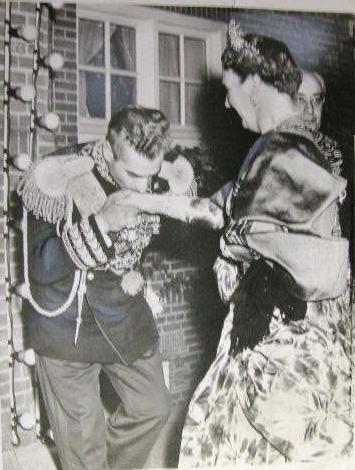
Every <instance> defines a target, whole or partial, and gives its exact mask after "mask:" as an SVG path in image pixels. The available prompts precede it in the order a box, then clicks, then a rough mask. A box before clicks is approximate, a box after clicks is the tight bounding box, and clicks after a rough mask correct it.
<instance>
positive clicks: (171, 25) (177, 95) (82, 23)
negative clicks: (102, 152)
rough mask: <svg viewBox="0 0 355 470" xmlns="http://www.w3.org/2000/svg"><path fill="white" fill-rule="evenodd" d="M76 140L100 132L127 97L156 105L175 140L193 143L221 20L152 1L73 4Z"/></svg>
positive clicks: (216, 70)
mask: <svg viewBox="0 0 355 470" xmlns="http://www.w3.org/2000/svg"><path fill="white" fill-rule="evenodd" d="M78 31H79V41H78V81H79V83H78V88H79V140H80V141H82V142H83V141H85V140H92V139H94V138H98V137H100V136H102V135H104V134H105V132H106V126H107V122H108V120H109V119H110V117H111V114H112V113H113V112H114V111H115V110H116V109H118V108H120V107H122V106H124V105H127V104H138V105H142V106H147V107H152V108H160V109H161V110H162V111H163V112H164V113H165V114H166V116H167V117H168V119H169V121H170V122H171V133H172V138H173V140H175V141H177V142H179V143H181V144H184V145H197V144H198V139H199V137H198V123H199V117H200V115H201V113H199V111H200V102H201V97H202V95H203V92H204V89H205V85H206V80H207V78H209V77H210V76H212V75H214V76H215V75H219V74H220V69H221V66H220V56H221V51H222V48H223V41H224V38H225V24H224V23H218V22H215V21H210V20H206V19H201V18H194V17H191V16H187V15H180V14H178V13H172V12H168V11H164V10H160V9H157V8H147V7H137V6H127V5H126V6H124V5H116V4H115V5H113V3H111V4H106V3H100V5H99V6H97V5H96V4H95V3H89V2H87V3H85V4H84V3H82V4H80V5H79V7H78Z"/></svg>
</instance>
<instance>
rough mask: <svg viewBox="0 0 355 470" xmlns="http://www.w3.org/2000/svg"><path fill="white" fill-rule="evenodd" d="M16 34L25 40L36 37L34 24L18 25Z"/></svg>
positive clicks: (31, 39)
mask: <svg viewBox="0 0 355 470" xmlns="http://www.w3.org/2000/svg"><path fill="white" fill-rule="evenodd" d="M16 33H17V36H18V37H20V38H21V39H24V40H25V41H27V42H32V41H34V40H35V39H36V28H35V27H34V26H29V25H27V26H24V25H23V26H19V27H18V28H17V29H16Z"/></svg>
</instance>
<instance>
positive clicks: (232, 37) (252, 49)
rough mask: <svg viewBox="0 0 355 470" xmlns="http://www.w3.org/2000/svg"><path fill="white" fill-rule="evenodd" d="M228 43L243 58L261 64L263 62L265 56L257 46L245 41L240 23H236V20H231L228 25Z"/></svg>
mask: <svg viewBox="0 0 355 470" xmlns="http://www.w3.org/2000/svg"><path fill="white" fill-rule="evenodd" d="M227 43H228V45H229V46H230V47H231V48H232V49H233V50H234V51H235V52H237V53H238V54H240V56H241V58H242V57H243V58H247V59H248V60H251V61H255V62H256V63H259V64H260V63H261V62H263V56H262V55H261V53H260V51H259V49H258V48H257V47H256V46H255V44H251V43H250V42H248V41H247V40H246V39H244V33H243V31H242V28H241V27H240V24H239V23H236V21H235V19H234V18H232V19H231V20H230V22H229V25H228V30H227Z"/></svg>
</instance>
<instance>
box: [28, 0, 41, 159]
mask: <svg viewBox="0 0 355 470" xmlns="http://www.w3.org/2000/svg"><path fill="white" fill-rule="evenodd" d="M35 28H36V37H35V40H34V48H33V60H32V87H33V88H34V89H35V90H37V76H38V57H39V41H40V29H41V4H40V2H37V3H36V19H35ZM36 114H37V93H36V94H35V95H34V96H33V98H32V100H31V116H30V135H29V145H28V148H29V156H30V159H31V161H33V160H34V152H35V147H36Z"/></svg>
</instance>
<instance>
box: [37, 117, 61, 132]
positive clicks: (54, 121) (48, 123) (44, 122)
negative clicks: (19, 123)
mask: <svg viewBox="0 0 355 470" xmlns="http://www.w3.org/2000/svg"><path fill="white" fill-rule="evenodd" d="M59 124H60V119H59V116H58V115H57V114H55V113H48V114H46V115H45V116H42V117H40V118H39V125H40V126H42V127H45V128H46V129H48V130H49V131H54V130H56V129H57V128H58V127H59Z"/></svg>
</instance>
